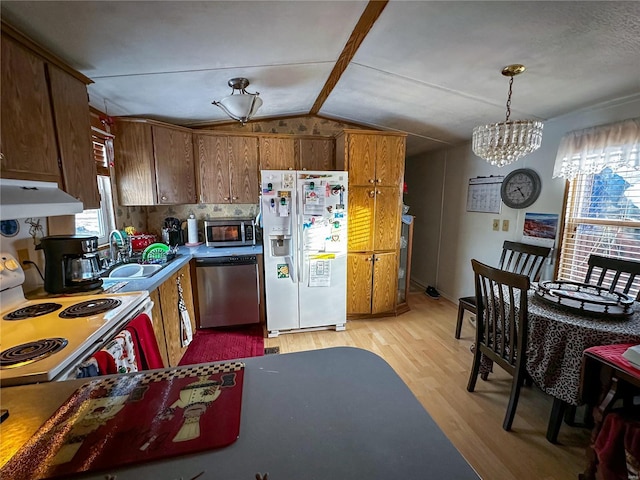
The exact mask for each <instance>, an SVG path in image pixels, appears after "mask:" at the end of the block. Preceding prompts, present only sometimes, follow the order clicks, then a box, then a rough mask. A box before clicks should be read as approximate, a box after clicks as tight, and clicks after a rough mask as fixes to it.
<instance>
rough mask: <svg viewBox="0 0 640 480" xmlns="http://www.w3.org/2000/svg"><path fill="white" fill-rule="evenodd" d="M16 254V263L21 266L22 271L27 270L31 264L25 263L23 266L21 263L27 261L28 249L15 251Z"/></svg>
mask: <svg viewBox="0 0 640 480" xmlns="http://www.w3.org/2000/svg"><path fill="white" fill-rule="evenodd" d="M17 254H18V262H19V263H20V265H22V269H23V270H29V269H30V268H31V264H30V263H27V264H26V265H24V264H23V263H22V262H24V261H25V260H29V249H27V248H19V249H18V251H17Z"/></svg>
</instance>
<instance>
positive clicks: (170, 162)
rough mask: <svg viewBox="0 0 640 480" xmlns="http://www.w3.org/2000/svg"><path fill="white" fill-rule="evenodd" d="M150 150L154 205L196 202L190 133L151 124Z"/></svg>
mask: <svg viewBox="0 0 640 480" xmlns="http://www.w3.org/2000/svg"><path fill="white" fill-rule="evenodd" d="M153 151H154V158H155V167H156V188H157V196H158V203H159V204H161V205H180V204H185V203H196V182H195V168H194V162H193V143H192V139H191V132H189V131H184V130H178V129H173V128H168V127H161V126H157V125H154V126H153Z"/></svg>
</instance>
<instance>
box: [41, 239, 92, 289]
mask: <svg viewBox="0 0 640 480" xmlns="http://www.w3.org/2000/svg"><path fill="white" fill-rule="evenodd" d="M36 249H38V250H43V251H44V260H45V266H44V289H45V290H46V291H47V292H49V293H73V292H87V291H90V290H95V289H97V288H100V287H101V286H102V279H101V278H100V262H99V257H98V237H89V236H81V235H51V236H49V237H44V238H42V240H41V241H40V245H38V246H37V247H36Z"/></svg>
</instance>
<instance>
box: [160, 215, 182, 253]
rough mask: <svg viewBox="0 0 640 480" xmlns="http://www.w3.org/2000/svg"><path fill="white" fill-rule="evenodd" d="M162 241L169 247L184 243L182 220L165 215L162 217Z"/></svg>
mask: <svg viewBox="0 0 640 480" xmlns="http://www.w3.org/2000/svg"><path fill="white" fill-rule="evenodd" d="M162 241H163V242H164V243H166V244H167V245H169V246H171V247H175V246H176V245H184V230H183V229H182V222H181V221H180V220H179V219H177V218H175V217H167V218H165V219H164V225H163V227H162Z"/></svg>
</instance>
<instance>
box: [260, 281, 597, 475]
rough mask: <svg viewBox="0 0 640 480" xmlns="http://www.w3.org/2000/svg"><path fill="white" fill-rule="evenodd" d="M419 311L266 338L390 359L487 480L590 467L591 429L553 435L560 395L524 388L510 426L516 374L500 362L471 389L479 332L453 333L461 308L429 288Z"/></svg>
mask: <svg viewBox="0 0 640 480" xmlns="http://www.w3.org/2000/svg"><path fill="white" fill-rule="evenodd" d="M409 304H410V306H411V311H410V312H408V313H405V314H403V315H400V316H398V317H386V318H379V319H372V320H353V321H349V322H348V323H347V329H346V331H344V332H335V331H332V330H323V331H315V332H304V333H294V334H284V335H282V334H281V335H280V336H279V337H277V338H266V339H265V347H275V346H278V347H280V353H289V352H298V351H303V350H314V349H320V348H328V347H334V346H352V347H359V348H363V349H366V350H370V351H371V352H374V353H376V354H378V355H380V356H381V357H382V358H384V359H385V360H386V361H387V362H388V363H389V364H390V365H391V367H392V368H393V369H394V370H395V371H396V372H397V373H398V374H399V375H400V377H401V378H402V379H403V380H404V381H405V383H406V384H407V385H408V386H409V388H410V389H411V390H412V391H413V393H414V394H415V396H416V397H417V398H418V400H419V401H420V402H421V403H422V405H423V406H424V408H425V409H426V410H427V411H428V412H429V414H430V415H431V417H432V418H433V419H434V420H435V421H436V423H437V424H438V425H439V426H440V428H441V429H442V430H443V431H444V433H445V434H446V436H447V437H448V438H449V439H450V440H451V442H452V443H453V444H454V445H455V446H456V448H457V449H458V450H459V451H460V452H461V453H462V455H463V456H464V457H465V458H466V459H467V461H468V462H469V464H471V466H472V467H473V468H474V469H475V470H476V471H477V472H478V474H479V475H480V476H481V477H482V478H483V479H485V480H503V479H504V480H508V479H509V480H510V479H518V480H528V479H536V480H568V479H577V478H578V473H580V472H582V471H583V470H584V466H585V464H586V457H585V449H586V446H587V444H588V442H589V431H588V430H585V429H581V428H573V427H569V426H568V425H566V424H564V425H562V428H561V430H560V435H559V437H558V441H559V442H560V444H559V445H552V444H551V443H549V442H548V441H547V440H546V438H545V433H546V428H547V421H548V419H549V413H550V411H551V403H552V401H551V400H552V399H551V398H550V397H549V396H547V395H545V394H544V393H542V392H541V391H540V390H538V389H537V388H535V387H524V388H523V389H522V393H521V395H520V402H519V404H518V409H517V411H516V416H515V420H514V422H513V428H512V431H511V432H505V431H504V430H503V429H502V421H503V418H504V414H505V411H506V408H507V401H508V398H509V392H510V388H511V377H510V376H509V375H508V374H506V373H505V372H503V371H502V370H501V369H500V368H499V367H495V368H494V370H495V371H494V373H493V374H491V375H490V377H489V380H488V381H486V382H484V381H482V380H478V383H477V386H476V390H475V392H474V393H469V392H467V390H466V386H467V380H468V378H469V369H470V366H471V359H472V354H471V352H470V350H469V347H470V345H471V343H472V341H473V335H474V334H475V331H474V330H473V328H472V327H471V326H470V325H469V323H468V322H467V321H466V320H465V324H464V326H463V328H462V336H461V338H460V340H456V339H455V338H454V336H453V333H454V329H455V322H456V314H457V307H456V305H454V304H453V303H451V302H449V301H447V300H445V299H443V298H441V299H438V300H435V299H432V298H430V297H428V296H426V295H424V294H423V293H422V292H412V293H410V294H409Z"/></svg>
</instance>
